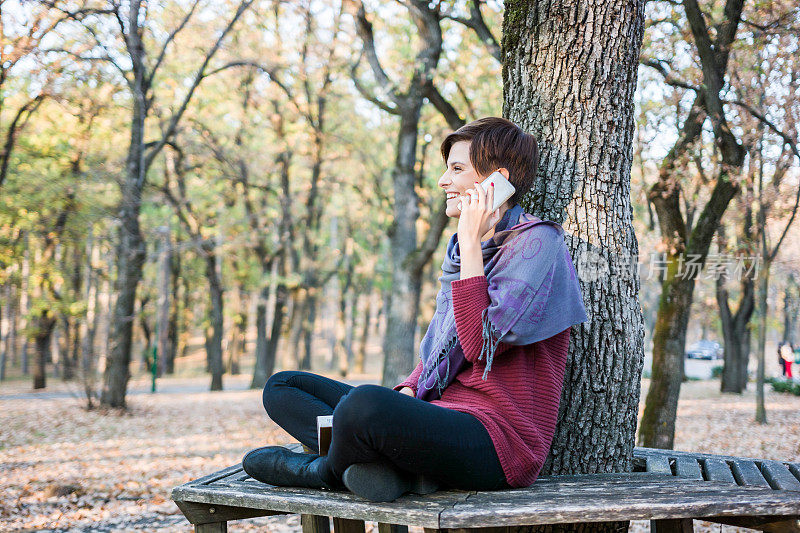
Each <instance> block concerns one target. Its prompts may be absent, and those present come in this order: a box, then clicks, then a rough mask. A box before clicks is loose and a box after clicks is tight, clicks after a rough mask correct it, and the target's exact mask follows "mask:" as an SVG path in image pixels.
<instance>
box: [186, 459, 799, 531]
mask: <svg viewBox="0 0 800 533" xmlns="http://www.w3.org/2000/svg"><path fill="white" fill-rule="evenodd" d="M293 446H294V448H295V449H296V450H298V451H300V450H301V449H302V448H301V447H300V445H299V444H296V445H293ZM172 499H173V500H174V501H175V503H176V504H177V505H178V507H179V508H180V509H181V511H182V512H183V514H184V515H185V516H186V518H187V519H188V520H189V521H190V522H191V523H192V524H194V526H195V531H196V532H198V533H212V532H213V533H219V532H224V531H227V522H228V521H229V520H238V519H244V518H252V517H257V516H268V515H276V514H287V513H294V514H300V515H301V524H302V528H303V532H304V533H327V532H329V531H330V521H329V517H332V518H333V527H334V531H335V532H336V533H363V532H364V528H365V525H364V521H374V522H377V523H378V531H379V533H407V531H408V526H419V527H423V528H425V530H426V533H433V531H434V530H437V531H438V530H462V531H460V532H459V533H467V532H466V531H464V530H474V531H475V533H502V532H505V531H509V532H510V529H507V528H510V527H513V526H532V525H543V524H573V523H582V522H611V521H623V520H650V521H651V522H650V524H651V529H652V530H653V531H655V532H657V533H686V532H688V531H691V530H692V520H693V519H702V520H707V521H710V522H715V523H721V524H728V525H735V526H741V527H748V528H753V529H757V530H761V531H767V532H770V533H792V532H794V533H800V464H798V463H783V462H779V461H768V460H762V459H755V458H746V457H729V456H724V455H712V454H701V453H689V452H679V451H674V450H658V449H653V448H636V449H635V451H634V472H629V473H613V474H583V475H565V476H540V477H539V478H538V479H537V480H536V482H535V483H534V484H533V485H531V486H530V487H527V488H522V489H512V490H504V491H486V492H476V491H459V490H448V491H438V492H435V493H433V494H428V495H425V496H418V495H413V494H407V495H404V496H402V497H401V498H398V499H397V500H395V501H393V502H388V503H375V502H370V501H367V500H364V499H363V498H360V497H358V496H356V495H355V494H352V493H350V492H347V491H342V492H338V491H323V490H314V489H304V488H292V487H273V486H271V485H267V484H264V483H260V482H258V481H256V480H254V479H252V478H250V477H249V476H248V475H247V474H246V473H244V471H243V470H242V467H241V465H236V466H231V467H229V468H226V469H224V470H220V471H219V472H216V473H214V474H211V475H209V476H206V477H203V478H200V479H197V480H194V481H191V482H189V483H186V484H184V485H181V486H179V487H176V488H175V489H174V490H173V491H172Z"/></svg>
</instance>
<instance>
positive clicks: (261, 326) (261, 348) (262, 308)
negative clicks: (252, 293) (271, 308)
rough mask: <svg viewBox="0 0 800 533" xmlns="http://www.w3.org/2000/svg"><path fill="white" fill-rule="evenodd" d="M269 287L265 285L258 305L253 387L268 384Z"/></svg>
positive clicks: (261, 387) (257, 387) (261, 386)
mask: <svg viewBox="0 0 800 533" xmlns="http://www.w3.org/2000/svg"><path fill="white" fill-rule="evenodd" d="M268 299H269V287H263V288H262V289H261V293H260V295H259V298H258V304H257V305H256V363H255V367H254V368H253V379H252V380H251V381H250V388H251V389H263V388H264V385H266V384H267V379H269V376H268V375H267V300H268Z"/></svg>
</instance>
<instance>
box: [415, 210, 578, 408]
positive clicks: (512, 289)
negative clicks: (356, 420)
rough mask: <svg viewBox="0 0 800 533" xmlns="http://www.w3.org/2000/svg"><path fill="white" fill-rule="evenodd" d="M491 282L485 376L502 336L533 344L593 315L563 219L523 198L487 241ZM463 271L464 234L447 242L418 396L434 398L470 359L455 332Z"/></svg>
mask: <svg viewBox="0 0 800 533" xmlns="http://www.w3.org/2000/svg"><path fill="white" fill-rule="evenodd" d="M481 250H482V252H483V265H484V272H485V274H486V279H487V281H488V282H489V297H490V299H491V302H490V304H489V307H487V308H486V309H484V311H483V313H482V315H481V320H482V323H483V347H482V348H481V353H480V355H479V356H478V359H479V360H483V357H484V356H485V357H486V369H485V370H484V372H483V379H484V380H486V376H487V375H488V373H489V370H491V368H492V360H493V359H494V353H495V350H496V349H497V344H498V342H499V341H501V340H502V341H503V342H505V343H507V344H515V345H526V344H532V343H534V342H538V341H541V340H544V339H547V338H550V337H552V336H553V335H555V334H557V333H560V332H562V331H564V330H565V329H567V328H568V327H570V326H572V325H574V324H580V323H581V322H585V321H587V320H588V317H587V316H586V309H585V308H584V306H583V297H582V296H581V291H580V286H579V285H578V276H577V275H576V273H575V267H574V266H573V264H572V258H571V257H570V254H569V249H568V248H567V245H566V243H565V242H564V230H563V228H562V227H561V225H559V224H557V223H556V222H552V221H550V220H542V219H540V218H538V217H535V216H533V215H531V214H529V213H525V212H524V211H523V209H522V207H521V206H520V205H519V204H515V205H514V206H513V207H511V208H509V209H508V210H507V211H506V212H505V213H504V215H503V218H502V219H501V220H500V221H499V222H498V223H497V225H496V226H495V233H494V235H492V237H491V238H490V239H489V240H487V241H483V242H481ZM460 276H461V257H460V252H459V246H458V233H454V234H453V235H452V236H451V237H450V241H449V242H448V243H447V254H446V255H445V258H444V262H443V263H442V275H441V276H440V277H439V281H441V283H442V287H441V289H440V290H439V294H438V295H437V296H436V314H435V315H434V316H433V320H431V323H430V325H429V326H428V331H427V332H426V333H425V337H424V338H423V339H422V343H421V344H420V358H421V359H422V362H423V371H422V374H420V377H419V381H418V383H417V398H420V399H423V400H426V401H430V400H435V399H438V398H440V397H441V395H442V392H443V391H444V389H445V388H446V387H447V386H448V385H449V384H450V383H451V382H452V381H453V380H454V379H455V377H456V375H458V373H459V372H460V371H461V370H462V369H463V368H464V367H465V366H466V365H467V364H468V362H467V360H466V359H465V357H464V351H463V349H462V347H461V343H460V342H459V341H458V336H457V334H456V323H455V316H454V314H453V305H452V302H453V299H452V287H451V283H452V282H453V281H455V280H457V279H459V278H460Z"/></svg>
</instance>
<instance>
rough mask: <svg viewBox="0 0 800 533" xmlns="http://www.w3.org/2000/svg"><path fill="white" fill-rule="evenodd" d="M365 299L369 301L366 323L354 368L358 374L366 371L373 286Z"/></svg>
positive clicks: (365, 314)
mask: <svg viewBox="0 0 800 533" xmlns="http://www.w3.org/2000/svg"><path fill="white" fill-rule="evenodd" d="M364 296H365V298H364V299H365V300H366V302H367V306H366V308H365V309H364V313H363V315H364V323H363V326H362V328H361V338H360V339H359V342H358V349H357V350H356V357H355V361H354V363H353V370H355V372H356V373H358V374H363V373H364V367H365V365H366V360H367V339H368V338H369V332H370V327H369V326H370V320H371V318H372V288H371V287H370V290H368V291H367V292H366V293H365V294H364Z"/></svg>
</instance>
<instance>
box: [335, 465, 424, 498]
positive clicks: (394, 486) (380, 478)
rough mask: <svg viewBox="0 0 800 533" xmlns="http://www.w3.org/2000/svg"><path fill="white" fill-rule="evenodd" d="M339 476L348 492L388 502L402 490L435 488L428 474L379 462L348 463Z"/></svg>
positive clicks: (401, 492)
mask: <svg viewBox="0 0 800 533" xmlns="http://www.w3.org/2000/svg"><path fill="white" fill-rule="evenodd" d="M342 480H343V481H344V484H345V486H346V487H347V488H348V489H349V490H350V492H353V493H355V494H358V495H359V496H361V497H362V498H365V499H367V500H370V501H373V502H390V501H393V500H396V499H397V498H399V497H400V496H402V495H403V494H405V493H406V492H413V493H414V494H429V493H431V492H436V491H437V490H438V489H439V486H438V484H437V483H436V482H434V481H433V480H431V479H430V478H427V477H425V476H423V475H421V474H410V473H407V472H401V471H400V470H398V469H396V468H394V467H393V466H391V465H388V464H383V463H356V464H352V465H350V466H348V467H347V468H346V469H345V471H344V474H343V475H342Z"/></svg>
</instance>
